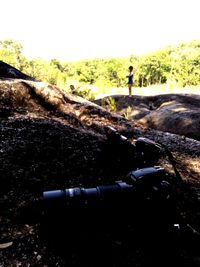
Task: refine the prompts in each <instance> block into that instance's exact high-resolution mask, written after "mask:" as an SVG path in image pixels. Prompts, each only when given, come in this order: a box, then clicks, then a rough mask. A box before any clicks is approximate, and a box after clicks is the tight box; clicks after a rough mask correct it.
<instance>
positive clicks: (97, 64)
mask: <svg viewBox="0 0 200 267" xmlns="http://www.w3.org/2000/svg"><path fill="white" fill-rule="evenodd" d="M0 58H1V60H2V61H4V62H6V63H8V64H10V65H12V66H14V67H15V68H17V69H19V70H20V71H22V72H24V73H26V74H27V75H29V76H32V77H34V78H36V79H38V80H42V81H46V82H48V83H51V84H54V85H57V86H59V87H62V88H65V89H67V90H68V89H69V88H70V85H74V86H75V87H76V88H78V87H80V85H83V84H84V85H93V86H96V87H97V88H104V87H105V88H108V87H125V86H126V83H127V79H126V73H127V69H128V67H129V66H130V65H132V66H133V68H134V86H136V87H145V86H149V85H154V84H166V83H168V84H171V85H172V86H173V85H174V86H179V87H185V86H196V85H199V84H200V40H194V41H191V42H187V43H182V44H179V45H176V46H175V45H174V46H168V47H165V48H163V49H160V50H158V51H155V52H151V53H148V54H145V55H142V56H136V55H130V56H129V57H127V58H106V59H91V60H80V61H74V62H61V61H59V60H58V59H52V60H50V61H46V60H44V59H41V58H36V59H32V60H29V59H28V58H27V57H25V56H24V55H23V46H22V45H21V44H20V43H19V42H17V41H14V40H12V39H6V40H2V41H0Z"/></svg>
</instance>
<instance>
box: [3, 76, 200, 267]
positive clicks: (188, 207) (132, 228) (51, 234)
mask: <svg viewBox="0 0 200 267" xmlns="http://www.w3.org/2000/svg"><path fill="white" fill-rule="evenodd" d="M4 73H5V72H4ZM1 76H2V75H1ZM16 78H17V77H15V78H14V79H13V77H11V76H9V75H7V76H6V77H5V78H2V79H1V81H0V121H1V123H0V140H1V142H0V166H1V167H0V190H1V191H0V193H1V194H0V210H1V212H0V225H1V227H0V231H1V232H0V266H103V265H105V266H106V265H109V266H169V265H172V264H174V265H175V266H188V267H189V266H199V265H200V251H199V244H200V237H199V235H200V234H199V233H200V227H199V221H200V220H199V219H200V208H199V207H200V205H199V190H200V180H199V174H200V164H199V163H200V161H199V157H200V142H199V141H198V140H197V139H198V138H197V139H195V138H188V137H186V136H185V135H183V134H181V135H177V134H174V133H169V132H164V131H158V130H156V129H151V128H149V127H147V125H144V124H141V123H139V122H137V120H127V119H125V118H123V117H122V116H120V115H118V114H116V113H110V112H108V111H107V110H106V109H104V108H101V107H100V106H97V105H95V104H93V103H90V102H88V101H86V100H83V99H81V98H79V97H76V96H72V95H67V94H65V93H64V92H63V91H62V90H61V89H59V88H57V87H55V86H52V85H48V84H45V83H42V82H37V81H30V80H24V77H23V80H20V79H16ZM19 78H22V77H20V76H19ZM27 79H28V78H27ZM177 97H178V96H177ZM191 97H193V96H191ZM160 98H161V96H160ZM194 98H195V97H194ZM195 101H196V100H195ZM107 126H112V127H114V128H115V129H117V130H118V131H119V133H121V134H123V135H125V136H126V137H127V138H128V140H129V141H130V142H132V143H134V142H135V140H136V139H137V138H138V137H147V138H150V139H151V140H154V141H156V142H161V143H163V144H164V145H166V146H167V147H168V149H169V150H170V151H171V152H172V154H173V156H174V158H175V160H176V166H177V169H178V171H179V173H180V174H181V177H182V179H183V181H182V182H181V183H175V184H176V186H174V187H173V201H172V203H171V206H170V209H166V207H165V206H163V207H162V205H161V204H162V203H160V205H158V202H157V201H156V202H155V209H154V206H153V208H152V205H151V204H150V205H149V204H148V205H147V206H146V205H142V204H141V203H140V201H138V199H136V200H135V202H134V201H133V202H134V203H131V204H130V203H129V205H128V207H126V208H124V210H125V212H123V211H121V212H122V213H120V212H119V213H118V214H117V216H116V217H115V216H114V217H113V218H111V216H109V213H108V214H107V215H108V217H109V218H108V219H107V221H106V218H103V219H102V220H100V222H101V223H102V224H101V223H100V224H99V222H98V221H97V220H95V218H93V216H92V217H91V218H92V219H91V220H92V222H91V221H88V220H87V216H89V214H87V213H83V211H80V210H79V212H78V211H77V213H76V212H75V213H72V214H70V213H69V214H66V213H67V212H69V211H67V212H66V213H65V216H61V215H60V214H59V212H57V211H55V216H54V215H52V217H50V218H49V220H48V223H46V221H45V217H44V214H43V208H44V207H43V200H42V193H43V191H46V190H53V189H63V188H69V187H74V186H84V187H91V186H96V185H99V184H110V183H114V181H115V180H120V179H124V178H125V177H126V175H127V173H128V172H129V171H130V170H131V167H132V166H131V164H133V165H134V162H132V161H131V160H130V158H127V154H126V153H125V152H124V151H120V153H118V152H119V150H118V149H113V148H112V149H111V148H110V147H109V148H107V137H106V134H105V131H106V128H107ZM108 155H109V156H108ZM105 158H106V161H105V160H104V159H105ZM157 164H158V165H160V166H162V167H164V168H165V169H166V171H167V172H168V173H169V174H171V175H172V177H173V178H172V180H173V179H174V180H173V181H175V179H176V178H175V176H174V172H173V168H172V167H171V164H170V162H169V160H168V159H167V157H164V156H162V157H161V158H160V160H159V161H158V162H157ZM145 203H146V202H145ZM118 204H119V203H118ZM52 209H53V207H52ZM63 213H64V212H63ZM126 214H127V217H126ZM62 215H63V214H62ZM73 218H76V221H75V222H74V220H73ZM132 218H133V219H132ZM54 219H55V220H54ZM168 220H169V221H170V226H168V224H166V222H167V221H168ZM51 222H52V223H51ZM110 223H111V225H110ZM173 224H180V227H181V228H180V230H178V229H176V230H175V229H174V228H173V227H172V225H173Z"/></svg>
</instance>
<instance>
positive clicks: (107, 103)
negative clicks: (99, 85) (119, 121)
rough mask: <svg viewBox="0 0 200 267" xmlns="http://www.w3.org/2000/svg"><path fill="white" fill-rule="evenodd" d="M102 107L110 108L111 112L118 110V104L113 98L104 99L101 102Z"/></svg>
mask: <svg viewBox="0 0 200 267" xmlns="http://www.w3.org/2000/svg"><path fill="white" fill-rule="evenodd" d="M101 105H102V107H104V108H108V109H109V111H113V112H115V111H116V110H117V103H116V101H115V99H114V98H113V97H111V96H109V97H107V98H103V99H102V100H101Z"/></svg>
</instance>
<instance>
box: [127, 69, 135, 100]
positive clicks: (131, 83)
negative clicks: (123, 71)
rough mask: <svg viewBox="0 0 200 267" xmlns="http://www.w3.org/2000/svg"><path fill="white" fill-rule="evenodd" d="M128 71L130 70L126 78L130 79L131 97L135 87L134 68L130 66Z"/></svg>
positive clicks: (129, 89)
mask: <svg viewBox="0 0 200 267" xmlns="http://www.w3.org/2000/svg"><path fill="white" fill-rule="evenodd" d="M128 69H129V73H128V75H127V76H126V78H128V92H129V96H131V95H132V86H133V66H130V67H129V68H128Z"/></svg>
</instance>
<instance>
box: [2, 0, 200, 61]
mask: <svg viewBox="0 0 200 267" xmlns="http://www.w3.org/2000/svg"><path fill="white" fill-rule="evenodd" d="M0 8H1V15H0V25H1V28H0V40H4V39H6V38H10V39H13V40H15V41H18V42H20V43H21V44H22V46H23V52H24V54H25V55H26V56H27V57H28V58H30V59H31V58H32V57H34V58H37V57H41V58H44V59H47V60H49V59H52V58H57V59H59V60H61V61H67V60H78V59H83V58H99V57H125V56H129V55H131V54H144V53H146V52H150V51H153V50H157V49H159V48H163V47H165V46H167V45H170V44H172V45H173V44H178V43H181V42H184V41H192V40H194V39H200V15H199V10H200V0H6V1H1V4H0Z"/></svg>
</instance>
